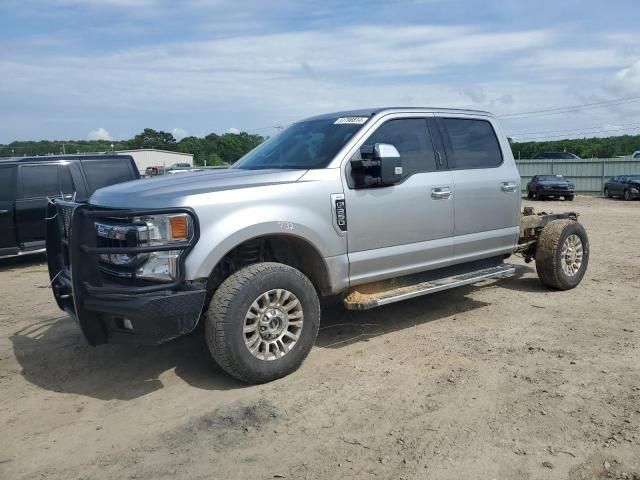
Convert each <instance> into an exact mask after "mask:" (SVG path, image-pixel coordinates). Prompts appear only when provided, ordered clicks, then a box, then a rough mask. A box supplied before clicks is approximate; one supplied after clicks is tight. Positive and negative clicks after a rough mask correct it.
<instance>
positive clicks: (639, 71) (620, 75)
mask: <svg viewBox="0 0 640 480" xmlns="http://www.w3.org/2000/svg"><path fill="white" fill-rule="evenodd" d="M609 87H610V88H611V89H612V90H613V91H614V92H615V93H617V94H621V95H639V94H640V60H638V61H637V62H636V63H634V64H633V65H631V66H630V67H629V68H623V69H622V70H620V71H618V72H616V74H615V75H614V76H613V78H612V79H611V80H610V81H609Z"/></svg>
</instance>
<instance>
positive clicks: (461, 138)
mask: <svg viewBox="0 0 640 480" xmlns="http://www.w3.org/2000/svg"><path fill="white" fill-rule="evenodd" d="M442 123H444V126H445V129H446V131H447V134H448V137H449V146H450V148H451V154H452V156H453V165H454V168H456V169H464V168H492V167H497V166H498V165H500V164H501V163H502V151H501V150H500V145H499V144H498V138H497V137H496V134H495V132H494V131H493V127H492V126H491V124H490V123H489V122H487V121H486V120H471V119H466V118H444V119H442Z"/></svg>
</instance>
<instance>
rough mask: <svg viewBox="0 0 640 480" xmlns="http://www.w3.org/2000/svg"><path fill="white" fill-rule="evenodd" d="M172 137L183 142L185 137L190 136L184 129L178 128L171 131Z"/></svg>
mask: <svg viewBox="0 0 640 480" xmlns="http://www.w3.org/2000/svg"><path fill="white" fill-rule="evenodd" d="M171 135H173V138H175V139H176V140H178V141H180V140H182V139H183V138H184V137H188V136H189V134H188V133H187V131H186V130H185V129H184V128H180V127H176V128H174V129H173V130H171Z"/></svg>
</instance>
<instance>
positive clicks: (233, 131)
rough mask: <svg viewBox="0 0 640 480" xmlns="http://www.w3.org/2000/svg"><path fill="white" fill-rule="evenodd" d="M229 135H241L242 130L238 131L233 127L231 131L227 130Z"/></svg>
mask: <svg viewBox="0 0 640 480" xmlns="http://www.w3.org/2000/svg"><path fill="white" fill-rule="evenodd" d="M227 133H232V134H234V135H238V134H239V133H240V130H238V129H237V128H233V127H231V128H230V129H229V130H227Z"/></svg>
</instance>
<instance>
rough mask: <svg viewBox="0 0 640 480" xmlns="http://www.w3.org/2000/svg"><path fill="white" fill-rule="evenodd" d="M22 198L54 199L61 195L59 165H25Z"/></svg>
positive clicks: (22, 178) (22, 176) (22, 174)
mask: <svg viewBox="0 0 640 480" xmlns="http://www.w3.org/2000/svg"><path fill="white" fill-rule="evenodd" d="M20 177H21V180H22V190H21V192H22V195H21V198H37V197H53V196H56V195H60V186H59V185H58V165H23V166H22V167H21V169H20Z"/></svg>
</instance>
